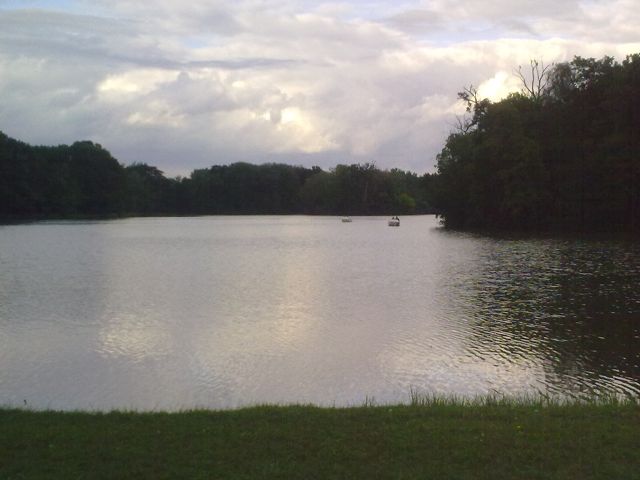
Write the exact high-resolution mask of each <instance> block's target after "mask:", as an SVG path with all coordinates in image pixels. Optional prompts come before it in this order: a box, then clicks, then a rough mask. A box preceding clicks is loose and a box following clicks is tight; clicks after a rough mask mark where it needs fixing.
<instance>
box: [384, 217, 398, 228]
mask: <svg viewBox="0 0 640 480" xmlns="http://www.w3.org/2000/svg"><path fill="white" fill-rule="evenodd" d="M387 225H389V226H390V227H399V226H400V219H399V218H398V217H394V218H392V219H391V220H389V222H388V224H387Z"/></svg>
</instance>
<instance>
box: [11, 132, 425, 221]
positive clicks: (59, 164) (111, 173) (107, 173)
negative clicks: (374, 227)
mask: <svg viewBox="0 0 640 480" xmlns="http://www.w3.org/2000/svg"><path fill="white" fill-rule="evenodd" d="M432 180H433V178H432V175H429V174H425V175H422V176H418V175H417V174H415V173H412V172H406V171H403V170H399V169H392V170H380V169H378V168H376V167H375V166H374V165H373V164H370V163H365V164H353V165H338V166H336V167H335V168H334V169H331V170H330V171H325V170H322V169H321V168H319V167H312V168H306V167H302V166H292V165H285V164H276V163H270V164H264V165H254V164H250V163H244V162H239V163H234V164H231V165H214V166H212V167H211V168H204V169H197V170H194V171H193V172H192V173H191V174H190V175H189V176H188V177H176V178H167V177H166V176H165V175H164V174H163V172H162V171H160V170H159V169H158V168H157V167H154V166H151V165H147V164H146V163H134V164H132V165H127V166H124V165H122V164H120V163H119V162H118V161H117V160H116V159H115V158H113V156H112V155H111V154H110V153H109V152H108V151H107V150H106V149H104V148H103V147H102V146H101V145H99V144H96V143H93V142H90V141H80V142H75V143H73V144H72V145H60V146H31V145H28V144H26V143H24V142H20V141H18V140H15V139H12V138H9V137H8V136H7V135H5V134H3V133H2V132H0V217H3V218H5V219H7V218H8V219H11V218H16V219H20V218H60V217H70V218H71V217H78V216H91V217H94V216H129V215H212V214H296V213H304V214H327V215H368V214H392V213H393V214H409V213H428V212H431V211H432V207H431V205H430V203H429V200H428V191H429V186H430V184H431V182H432Z"/></svg>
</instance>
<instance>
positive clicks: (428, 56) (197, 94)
mask: <svg viewBox="0 0 640 480" xmlns="http://www.w3.org/2000/svg"><path fill="white" fill-rule="evenodd" d="M638 6H639V5H638V0H611V1H600V0H478V1H474V2H471V1H466V2H464V1H460V0H457V1H453V0H407V1H402V0H399V1H395V2H392V1H385V2H383V1H376V0H371V1H368V0H351V1H336V2H322V1H308V0H298V1H295V0H273V1H264V0H234V1H228V0H221V1H218V0H207V1H204V0H189V1H185V0H145V1H133V0H110V1H107V0H94V1H88V0H23V1H18V0H0V131H3V132H4V133H6V134H7V135H9V136H11V137H14V138H17V139H19V140H22V141H25V142H28V143H31V144H36V145H58V144H69V143H72V142H74V141H76V140H92V141H94V142H97V143H100V144H101V145H103V146H104V147H105V148H106V149H108V150H109V151H110V152H111V153H112V154H113V155H114V156H115V157H116V158H117V159H118V160H119V161H120V162H121V163H123V164H131V163H134V162H145V163H148V164H150V165H154V166H157V167H158V168H160V169H161V170H163V171H164V172H165V173H166V174H167V175H169V176H175V175H188V174H189V173H190V172H191V171H192V170H194V169H196V168H207V167H210V166H211V165H222V164H229V163H233V162H238V161H247V162H251V163H264V162H278V163H288V164H293V165H304V166H307V167H311V166H314V165H317V166H320V167H322V168H324V169H329V168H332V167H335V165H336V164H339V163H342V164H351V163H364V162H370V163H374V164H375V165H376V166H377V167H378V168H381V169H390V168H401V169H404V170H410V171H413V172H416V173H424V172H433V171H434V165H435V162H436V155H437V154H438V152H439V151H440V150H441V149H442V146H443V144H444V141H445V140H446V137H447V135H448V134H449V133H450V132H451V131H452V130H453V129H454V125H455V123H456V117H457V116H460V115H462V114H464V105H462V104H461V102H460V101H459V100H458V99H457V92H459V91H461V90H462V89H463V88H464V87H466V86H469V85H474V86H475V87H477V88H478V89H479V93H480V96H482V97H486V98H490V99H492V100H494V101H495V100H499V99H500V98H503V97H504V96H506V95H507V94H508V93H510V92H513V91H517V90H519V88H520V84H519V80H518V79H517V77H516V76H515V75H514V72H515V70H517V68H518V67H519V66H521V65H522V66H527V65H529V62H530V60H531V59H537V60H539V61H542V62H544V63H545V64H551V63H553V62H556V63H557V62H564V61H570V60H572V59H573V57H574V56H576V55H580V56H583V57H595V58H601V57H602V56H604V55H610V56H613V57H615V58H616V59H618V60H622V59H624V57H625V55H627V54H632V53H639V52H640V28H638V25H640V8H638Z"/></svg>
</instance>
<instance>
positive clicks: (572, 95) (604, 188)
mask: <svg viewBox="0 0 640 480" xmlns="http://www.w3.org/2000/svg"><path fill="white" fill-rule="evenodd" d="M530 67H531V69H530V72H529V71H528V69H527V73H526V74H525V73H523V72H522V70H521V69H520V70H518V71H517V74H518V76H520V79H521V80H522V83H523V88H522V91H521V92H520V93H515V94H512V95H510V96H508V97H507V98H506V99H504V100H502V101H499V102H495V103H494V102H490V101H489V100H487V99H480V98H479V97H478V92H477V90H476V89H475V88H474V87H473V86H471V87H469V88H465V90H464V91H463V92H460V93H459V94H458V95H459V97H460V98H461V99H463V100H465V101H466V102H467V111H468V112H469V115H467V117H466V118H465V119H464V120H461V121H460V122H459V123H458V126H457V128H456V130H455V131H454V132H453V133H451V135H450V136H449V137H448V139H447V141H446V144H445V146H444V148H443V149H442V151H441V153H440V154H439V155H438V157H437V175H436V178H435V179H434V180H435V181H434V182H433V184H432V187H433V204H434V206H435V207H436V209H437V210H438V211H439V213H440V214H441V215H442V218H443V219H444V222H445V224H446V225H447V226H449V227H454V228H480V229H487V228H488V229H520V230H537V231H544V230H573V231H635V232H637V231H638V230H640V55H638V54H635V55H630V56H627V57H626V59H625V60H623V61H622V62H620V63H619V62H616V61H615V60H614V59H613V58H611V57H604V58H602V59H599V60H596V59H593V58H581V57H575V58H574V60H573V61H571V62H565V63H560V64H557V65H552V66H546V67H545V66H544V65H543V64H541V63H539V62H537V61H532V62H531V66H530Z"/></svg>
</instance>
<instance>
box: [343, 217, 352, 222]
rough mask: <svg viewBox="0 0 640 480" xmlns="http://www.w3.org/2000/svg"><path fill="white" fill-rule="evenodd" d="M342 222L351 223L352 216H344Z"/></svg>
mask: <svg viewBox="0 0 640 480" xmlns="http://www.w3.org/2000/svg"><path fill="white" fill-rule="evenodd" d="M342 223H351V217H342Z"/></svg>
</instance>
